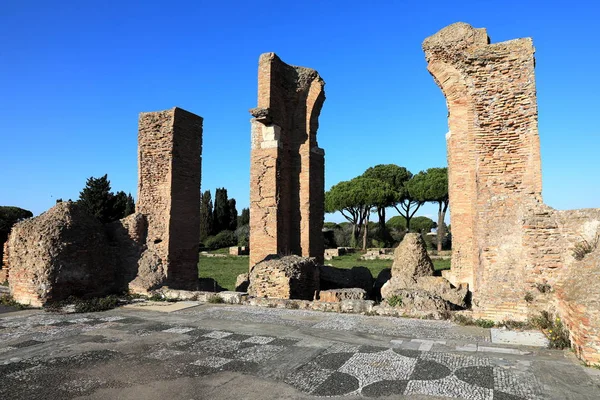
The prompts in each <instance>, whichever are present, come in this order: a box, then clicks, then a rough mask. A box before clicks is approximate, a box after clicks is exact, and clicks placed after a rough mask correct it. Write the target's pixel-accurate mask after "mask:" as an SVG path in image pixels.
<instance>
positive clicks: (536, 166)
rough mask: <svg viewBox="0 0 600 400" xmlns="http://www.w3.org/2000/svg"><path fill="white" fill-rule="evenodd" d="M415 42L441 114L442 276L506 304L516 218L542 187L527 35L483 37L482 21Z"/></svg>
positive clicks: (515, 255) (477, 297) (518, 242)
mask: <svg viewBox="0 0 600 400" xmlns="http://www.w3.org/2000/svg"><path fill="white" fill-rule="evenodd" d="M423 49H424V51H425V56H426V59H427V63H428V66H427V68H428V70H429V72H430V73H431V74H432V75H433V77H434V80H435V81H436V83H437V84H438V86H439V87H440V88H441V89H442V91H443V93H444V95H445V96H446V101H447V105H448V112H449V116H448V126H449V132H448V134H447V136H446V140H447V146H448V167H449V168H448V173H449V191H450V210H451V213H452V214H451V215H452V239H453V240H452V247H453V255H452V270H451V273H450V274H449V275H448V278H449V280H451V282H453V283H455V284H457V283H468V284H469V286H470V289H471V290H472V291H473V293H474V295H473V299H474V303H478V302H479V303H481V304H483V303H485V302H488V303H489V304H492V303H493V304H495V307H496V308H498V309H499V308H502V307H504V305H505V306H506V307H507V309H510V308H511V307H512V309H513V311H514V307H515V306H516V303H518V301H517V298H518V297H519V296H521V297H522V294H521V292H520V291H518V290H515V289H514V288H515V287H520V284H519V282H521V281H522V280H523V266H522V264H521V262H522V260H523V259H524V258H525V257H524V256H525V254H524V252H523V246H522V229H523V218H524V217H525V216H526V215H527V213H528V210H529V209H531V207H533V206H534V205H535V204H537V203H539V202H541V189H542V181H541V165H540V145H539V137H538V123H537V102H536V89H535V75H534V67H535V60H534V48H533V44H532V40H531V39H529V38H525V39H517V40H511V41H508V42H503V43H496V44H490V41H489V38H488V36H487V33H486V30H485V29H475V28H473V27H471V26H470V25H468V24H465V23H456V24H453V25H450V26H448V27H446V28H444V29H442V30H441V31H439V32H438V33H436V34H435V35H433V36H431V37H429V38H427V39H426V40H425V41H424V42H423ZM502 302H504V305H502V306H501V305H500V304H501V303H502ZM507 312H510V311H507Z"/></svg>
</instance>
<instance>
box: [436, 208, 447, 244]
mask: <svg viewBox="0 0 600 400" xmlns="http://www.w3.org/2000/svg"><path fill="white" fill-rule="evenodd" d="M446 210H448V201H440V202H439V208H438V228H437V235H436V236H437V250H438V252H440V251H442V241H443V240H444V237H445V236H446V229H445V225H444V219H446Z"/></svg>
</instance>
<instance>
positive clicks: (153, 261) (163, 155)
mask: <svg viewBox="0 0 600 400" xmlns="http://www.w3.org/2000/svg"><path fill="white" fill-rule="evenodd" d="M138 145H139V158H138V162H139V182H138V189H139V190H138V203H137V207H136V208H137V212H136V213H135V214H132V215H130V216H128V217H126V218H124V219H122V220H120V221H116V222H113V223H110V224H106V225H102V224H101V223H100V222H98V221H97V220H95V219H94V218H93V217H91V216H89V215H88V214H87V213H86V212H85V211H83V210H82V209H81V207H80V206H79V205H78V204H76V203H72V202H63V203H59V204H57V205H56V206H54V207H53V208H51V209H50V210H48V211H46V212H45V213H43V214H41V215H40V216H38V217H35V218H32V219H29V220H26V221H23V222H20V223H17V224H16V225H15V226H14V227H13V229H12V231H11V234H10V236H9V241H8V246H7V250H8V251H7V253H6V254H7V255H8V257H7V260H5V263H6V266H7V267H10V277H9V286H10V292H11V294H12V296H13V297H14V299H15V300H16V301H18V302H19V303H22V304H30V305H33V306H41V305H44V304H45V303H46V302H49V301H56V300H62V299H65V298H67V297H69V296H71V295H74V296H82V297H90V296H100V295H105V294H109V293H114V292H120V291H123V290H126V289H127V288H129V289H130V290H132V291H134V292H146V291H148V290H151V289H156V288H158V287H161V286H164V285H168V286H169V287H172V288H176V289H195V288H196V287H197V286H198V245H199V243H198V237H199V232H200V228H199V221H200V217H199V212H200V157H201V149H202V118H201V117H199V116H196V115H194V114H191V113H189V112H187V111H184V110H182V109H180V108H173V109H170V110H166V111H160V112H154V113H142V114H141V115H140V120H139V137H138Z"/></svg>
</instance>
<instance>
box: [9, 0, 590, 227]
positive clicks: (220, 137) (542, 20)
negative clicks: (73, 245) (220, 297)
mask: <svg viewBox="0 0 600 400" xmlns="http://www.w3.org/2000/svg"><path fill="white" fill-rule="evenodd" d="M598 15H600V10H599V6H598V5H596V4H595V2H593V1H583V2H562V1H561V2H558V1H555V2H552V1H539V2H538V1H523V0H521V1H488V2H483V1H476V2H457V1H440V2H436V1H428V2H417V1H410V2H408V1H371V2H363V1H360V2H358V1H312V0H307V1H296V2H289V1H283V0H278V1H220V2H218V1H190V2H178V1H171V2H165V1H160V2H158V1H139V2H131V1H98V2H94V1H58V2H57V1H27V0H23V1H10V0H9V1H4V2H2V3H1V4H0V37H2V38H3V41H2V46H1V47H0V118H1V121H2V125H1V127H0V205H15V206H19V207H23V208H26V209H29V210H31V211H33V212H34V214H38V213H40V212H42V211H44V210H46V209H48V208H49V207H51V206H52V205H53V204H54V202H55V200H56V198H63V199H65V200H66V199H69V198H72V199H74V200H75V199H77V197H78V195H79V191H80V190H81V189H82V188H83V186H84V184H85V181H86V178H88V177H90V176H95V177H98V176H101V175H103V174H105V173H108V176H109V179H110V180H111V183H112V187H113V190H114V191H117V190H124V191H126V192H131V193H132V194H134V196H135V193H136V185H137V159H136V146H137V143H136V142H137V120H138V114H139V113H140V112H144V111H157V110H163V109H167V108H171V107H173V106H179V107H182V108H184V109H186V110H189V111H191V112H194V113H196V114H199V115H201V116H202V117H204V150H203V166H202V189H203V190H206V189H210V190H211V191H212V192H213V196H214V189H215V188H216V187H221V186H224V187H226V188H227V189H228V192H229V195H230V197H234V198H236V200H237V202H238V208H239V209H241V208H242V207H247V206H248V202H249V200H248V197H249V162H250V161H249V160H250V123H249V120H250V114H249V113H248V109H249V108H252V107H255V106H256V97H257V94H256V92H257V62H258V57H259V55H260V54H261V53H264V52H270V51H274V52H276V53H277V54H278V55H279V56H280V57H281V58H282V59H283V60H284V61H285V62H287V63H289V64H294V65H302V66H307V67H311V68H315V69H317V70H318V71H319V73H320V74H321V76H322V77H323V78H324V79H325V81H326V88H325V89H326V95H327V100H326V101H325V105H324V107H323V111H322V113H321V118H320V128H319V132H318V141H319V144H320V146H321V147H323V148H324V149H325V151H326V172H325V176H326V188H329V187H331V186H332V185H333V184H335V183H337V182H339V181H341V180H347V179H351V178H353V177H355V176H357V175H359V174H361V173H362V172H363V171H364V170H365V169H366V168H368V167H370V166H373V165H376V164H385V163H395V164H398V165H401V166H405V167H407V168H408V169H409V170H411V171H412V172H413V173H416V172H418V171H419V170H422V169H426V168H429V167H437V166H445V165H446V148H445V139H444V135H445V133H446V132H447V130H448V128H447V120H446V115H447V110H446V104H445V100H444V97H443V95H442V93H441V91H440V90H439V89H438V88H437V86H436V85H435V83H434V82H433V79H432V78H431V76H430V75H429V73H428V72H427V70H426V63H425V59H424V55H423V52H422V50H421V43H422V41H423V39H425V38H426V37H427V36H429V35H432V34H434V33H435V32H437V31H438V30H440V29H441V28H443V27H444V26H446V25H449V24H451V23H453V22H457V21H463V22H467V23H469V24H471V25H473V26H475V27H485V28H487V29H488V34H489V36H490V37H491V39H492V42H499V41H504V40H510V39H514V38H520V37H532V38H533V41H534V45H535V47H536V50H537V52H536V59H537V69H536V77H537V89H538V104H539V129H540V137H541V144H542V163H543V185H544V186H543V189H544V199H545V201H546V203H547V204H549V205H551V206H553V207H555V208H558V209H569V208H584V207H600V187H599V185H598V181H599V177H600V161H599V159H598V152H599V149H600V124H599V123H598V116H599V115H600V111H599V110H600V101H599V100H598V99H599V97H598V96H599V94H600V80H598V79H597V77H596V74H597V69H598V66H599V65H600V44H599V41H598V27H599V26H598ZM420 214H426V215H433V214H435V208H434V207H431V206H429V207H425V208H424V209H423V212H421V213H420ZM391 215H393V213H391V212H390V216H391ZM326 220H341V217H339V216H337V217H336V216H333V217H332V216H327V217H326Z"/></svg>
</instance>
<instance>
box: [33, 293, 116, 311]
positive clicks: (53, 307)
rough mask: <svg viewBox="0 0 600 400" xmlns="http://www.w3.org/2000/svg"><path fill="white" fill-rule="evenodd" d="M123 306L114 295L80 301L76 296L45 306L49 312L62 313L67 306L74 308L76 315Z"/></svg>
mask: <svg viewBox="0 0 600 400" xmlns="http://www.w3.org/2000/svg"><path fill="white" fill-rule="evenodd" d="M120 304H121V300H120V299H119V297H118V296H116V295H114V294H112V295H109V296H106V297H94V298H91V299H80V298H77V297H75V296H69V297H68V298H67V299H66V300H61V301H54V302H51V303H47V304H46V305H44V310H45V311H47V312H62V311H63V309H64V308H65V307H67V306H70V305H72V306H73V312H75V313H88V312H98V311H106V310H112V309H113V308H116V307H118V306H119V305H120Z"/></svg>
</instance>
